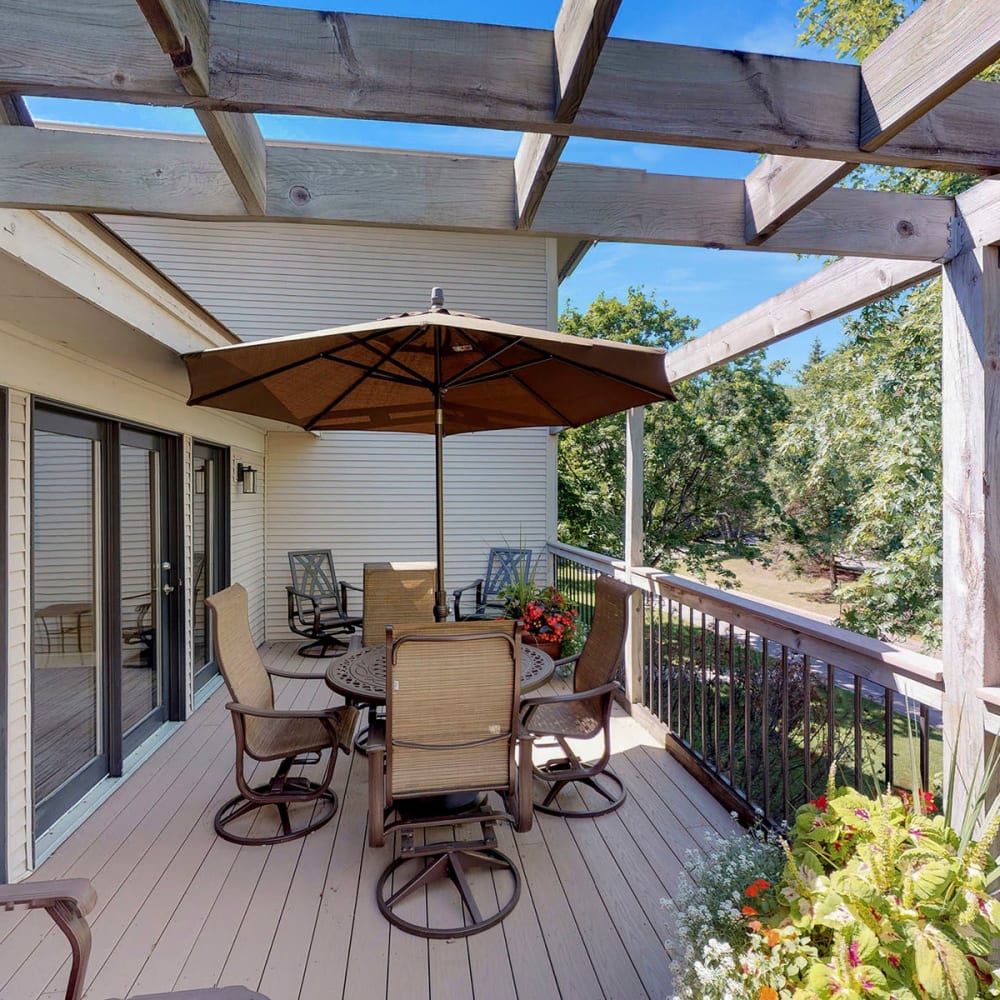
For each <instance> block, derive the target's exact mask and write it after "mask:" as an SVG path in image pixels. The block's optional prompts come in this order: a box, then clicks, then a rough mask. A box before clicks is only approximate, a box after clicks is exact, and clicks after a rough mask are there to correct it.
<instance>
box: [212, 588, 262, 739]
mask: <svg viewBox="0 0 1000 1000" xmlns="http://www.w3.org/2000/svg"><path fill="white" fill-rule="evenodd" d="M205 604H207V605H208V607H209V608H211V610H212V612H213V614H212V641H213V649H214V650H215V658H216V662H217V663H218V664H219V673H221V674H222V679H223V680H224V681H225V682H226V687H227V688H228V689H229V694H230V696H231V697H232V699H233V701H237V702H239V703H240V704H242V705H250V706H251V707H253V708H264V709H273V708H274V689H273V688H272V686H271V678H270V676H269V675H268V673H267V670H266V669H265V668H264V662H263V660H261V658H260V654H259V653H258V652H257V647H256V645H255V644H254V641H253V636H252V635H251V634H250V615H249V602H248V600H247V592H246V590H245V589H244V588H243V586H242V585H241V584H238V583H234V584H233V585H232V586H230V587H226V589H225V590H220V591H219V592H218V593H216V594H213V595H212V596H211V597H206V598H205ZM263 721H265V720H261V719H255V718H253V717H252V716H249V717H246V727H247V743H248V745H253V744H254V736H255V735H256V730H257V729H258V728H260V726H261V724H262V722H263Z"/></svg>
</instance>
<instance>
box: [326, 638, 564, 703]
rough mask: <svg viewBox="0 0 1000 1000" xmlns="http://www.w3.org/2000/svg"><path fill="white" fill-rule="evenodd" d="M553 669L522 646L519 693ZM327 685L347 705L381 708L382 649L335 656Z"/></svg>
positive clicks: (535, 652) (534, 649) (536, 652)
mask: <svg viewBox="0 0 1000 1000" xmlns="http://www.w3.org/2000/svg"><path fill="white" fill-rule="evenodd" d="M555 668H556V665H555V661H554V660H553V659H552V657H551V656H549V654H548V653H543V652H542V651H541V650H540V649H538V648H537V647H536V646H521V692H522V693H524V692H525V691H533V690H534V689H535V688H537V687H541V685H542V684H544V683H545V682H546V681H547V680H548V679H549V678H550V677H551V676H552V674H553V672H554V671H555ZM326 683H327V684H328V685H329V687H331V688H332V689H333V690H334V691H336V692H337V694H342V695H343V696H344V698H345V699H346V700H347V701H348V703H350V704H365V705H369V706H371V707H372V708H374V707H376V706H378V705H384V704H385V646H384V645H382V644H379V645H377V646H365V647H364V648H362V649H360V650H358V651H356V652H353V653H345V654H344V655H343V656H338V657H337V658H336V659H335V660H333V662H332V663H331V664H330V666H329V667H327V668H326Z"/></svg>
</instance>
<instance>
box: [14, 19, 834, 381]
mask: <svg viewBox="0 0 1000 1000" xmlns="http://www.w3.org/2000/svg"><path fill="white" fill-rule="evenodd" d="M257 2H258V3H260V2H263V3H268V4H270V5H271V6H295V7H305V8H313V9H329V8H330V4H329V0H257ZM798 6H799V0H713V2H712V3H711V4H702V3H697V2H691V0H623V3H622V5H621V9H620V11H619V14H618V17H617V18H616V20H615V24H614V28H613V30H612V34H613V35H615V36H618V37H622V38H642V39H646V40H649V41H662V42H674V43H678V44H682V45H703V46H708V47H712V48H732V49H742V50H746V51H755V52H766V53H770V54H774V55H799V56H807V57H810V58H822V59H831V58H833V56H832V54H831V53H830V52H827V51H825V50H816V49H807V48H803V47H802V46H799V45H797V44H796V36H797V33H798V25H797V22H796V18H795V13H796V10H797V8H798ZM343 9H345V10H352V11H357V12H361V13H371V14H390V15H397V16H404V17H434V18H446V19H454V20H479V21H492V22H497V23H505V24H516V25H521V26H524V27H533V28H551V27H552V25H553V24H554V22H555V18H556V14H557V12H558V9H559V0H533V2H530V3H529V2H525V0H507V2H497V0H493V2H491V3H478V2H477V3H470V2H468V0H383V2H367V3H366V2H363V0H355V2H354V3H353V4H349V5H346V6H345V7H344V8H343ZM28 106H29V108H30V109H31V112H32V114H33V115H34V116H35V117H36V119H38V120H39V121H63V122H74V123H81V124H93V125H115V126H120V127H124V128H139V129H154V130H164V131H184V132H200V131H201V127H200V125H199V124H198V121H197V119H196V118H195V116H194V114H193V113H192V112H189V111H186V110H184V109H178V108H147V107H139V106H131V105H118V104H101V103H95V102H87V101H63V100H53V99H46V98H29V99H28ZM257 119H258V122H259V124H260V128H261V131H262V132H263V133H264V135H265V137H267V138H273V139H298V140H307V141H317V142H333V143H344V144H348V145H367V146H386V147H390V148H398V149H431V150H441V151H445V152H454V153H471V154H483V155H497V156H513V155H514V152H515V151H516V149H517V145H518V141H519V138H520V136H519V134H517V133H509V132H499V131H488V130H477V129H464V128H452V127H446V126H432V125H408V124H401V123H393V122H363V121H350V120H344V119H327V120H321V119H315V118H300V117H294V116H284V115H258V116H257ZM562 158H563V160H565V161H576V162H581V163H595V164H603V165H608V166H620V167H634V168H639V169H643V170H649V171H653V172H657V173H680V174H697V175H703V176H710V177H733V178H736V177H743V176H745V175H746V174H747V173H748V172H749V171H750V170H751V169H753V166H754V164H755V163H756V162H757V157H756V156H755V155H753V154H748V153H734V152H726V151H717V150H706V149H682V148H677V147H671V146H653V145H648V144H641V143H625V142H607V141H603V140H597V139H579V138H574V139H571V140H570V141H569V143H568V144H567V147H566V150H565V152H564V153H563V157H562ZM819 267H820V262H819V261H818V260H817V259H815V258H812V259H808V258H807V259H802V260H800V259H797V258H795V257H794V256H791V255H786V254H773V253H764V252H759V253H747V252H741V251H725V250H707V249H703V248H697V247H692V248H689V247H665V246H640V245H633V244H622V243H607V244H599V245H598V246H597V247H595V248H593V249H592V250H591V251H590V252H589V253H588V254H587V256H586V257H585V258H584V260H583V262H582V263H581V264H580V265H579V266H578V267H577V269H576V271H575V272H574V274H573V275H572V276H571V277H570V278H569V279H567V280H566V281H564V282H563V284H562V287H561V290H560V305H564V304H565V302H566V301H572V303H573V304H574V305H575V306H577V307H578V308H581V309H583V308H586V306H587V305H588V304H589V303H590V302H591V301H592V300H593V299H594V298H595V297H596V296H597V295H598V294H599V293H601V292H604V293H605V294H607V295H619V296H620V295H623V294H624V293H625V291H626V290H627V289H628V288H629V287H630V286H643V287H644V288H645V289H646V291H647V292H650V293H655V295H656V296H657V298H659V299H667V300H668V301H669V303H670V304H671V305H672V306H673V307H674V308H675V309H677V311H678V312H680V313H682V314H686V315H689V316H692V317H695V318H697V319H698V321H699V327H700V329H701V330H709V329H711V328H712V327H713V326H716V325H717V324H719V323H722V322H724V321H725V320H728V319H731V318H733V317H734V316H737V315H738V314H739V313H741V312H743V311H744V310H746V309H749V308H750V307H752V306H754V305H756V304H757V303H758V302H760V301H762V300H763V299H765V298H767V297H768V296H770V295H773V294H775V293H777V292H779V291H781V290H783V289H785V288H787V287H789V286H790V285H792V284H794V283H795V282H796V281H799V280H801V279H802V278H805V277H808V275H810V274H812V273H814V272H815V271H817V270H818V269H819ZM817 335H819V336H820V338H821V341H822V342H823V344H824V346H825V347H827V348H829V347H831V346H833V345H834V344H835V343H836V342H837V340H838V339H839V335H840V321H835V322H832V323H827V324H824V325H823V326H821V327H817V328H816V329H815V330H813V331H807V332H806V333H803V334H799V335H798V336H796V337H793V338H791V339H789V340H786V341H784V342H782V343H781V344H778V345H776V346H775V347H774V348H772V349H771V351H770V352H769V353H768V357H769V358H774V359H778V358H786V359H788V360H789V374H788V375H787V376H786V378H788V379H790V378H791V374H792V373H793V372H794V371H795V370H796V369H797V368H798V366H799V365H800V364H801V363H802V362H803V361H804V359H805V357H806V355H807V354H808V352H809V349H810V347H811V345H812V342H813V339H814V337H815V336H817Z"/></svg>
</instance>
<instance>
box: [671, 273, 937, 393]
mask: <svg viewBox="0 0 1000 1000" xmlns="http://www.w3.org/2000/svg"><path fill="white" fill-rule="evenodd" d="M939 270H940V268H939V267H938V265H937V264H933V263H924V262H921V261H909V260H869V259H865V258H857V259H852V258H846V259H844V260H839V261H836V262H834V263H833V264H831V265H830V266H829V267H824V268H823V269H822V270H821V271H819V272H818V273H816V274H814V275H812V276H811V277H809V278H806V279H805V280H804V281H800V282H799V283H798V284H796V285H793V286H792V287H791V288H789V289H786V290H785V291H783V292H780V293H779V294H777V295H775V296H772V297H771V298H769V299H767V300H766V301H764V302H762V303H761V304H760V305H757V306H754V307H753V308H752V309H749V310H747V311H746V312H745V313H741V314H740V315H739V316H736V317H734V318H733V319H731V320H729V321H728V322H726V323H723V324H722V325H721V326H717V327H715V329H714V330H709V331H708V332H707V333H703V334H702V335H701V336H700V337H696V338H695V339H694V340H691V341H688V343H686V344H682V345H681V346H680V347H676V348H674V349H673V350H672V351H671V352H670V353H669V354H668V355H667V362H666V363H667V377H668V378H669V379H670V381H671V382H679V381H681V380H682V379H686V378H692V377H693V376H695V375H700V374H701V373H702V372H704V371H708V369H709V368H714V367H715V366H716V365H721V364H725V363H726V362H727V361H732V360H734V359H735V358H739V357H742V356H743V355H744V354H749V353H750V352H751V351H756V350H760V349H761V348H763V347H768V346H770V345H771V344H776V343H777V342H778V341H779V340H784V339H785V338H786V337H790V336H792V334H795V333H801V332H802V331H803V330H808V329H810V328H811V327H814V326H817V325H818V324H820V323H825V322H826V321H827V320H830V319H835V318H836V317H837V316H843V315H844V314H845V313H849V312H851V311H852V310H854V309H858V308H860V307H861V306H863V305H867V304H868V303H869V302H874V301H875V300H876V299H880V298H883V297H884V296H886V295H892V294H893V293H894V292H898V291H900V290H901V289H904V288H908V287H910V286H911V285H914V284H916V283H917V282H920V281H924V280H926V279H928V278H932V277H934V276H935V275H936V274H937V273H938V271H939Z"/></svg>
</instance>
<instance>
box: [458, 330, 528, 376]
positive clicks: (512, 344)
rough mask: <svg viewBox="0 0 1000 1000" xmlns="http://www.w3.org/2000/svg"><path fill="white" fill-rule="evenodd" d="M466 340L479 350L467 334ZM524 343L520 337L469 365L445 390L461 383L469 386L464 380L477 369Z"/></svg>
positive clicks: (502, 370)
mask: <svg viewBox="0 0 1000 1000" xmlns="http://www.w3.org/2000/svg"><path fill="white" fill-rule="evenodd" d="M465 339H466V340H468V341H469V343H470V344H471V345H472V346H473V347H475V348H477V349H478V348H479V345H478V344H477V343H476V342H475V341H474V340H473V339H472V338H471V337H469V335H468V334H465ZM523 342H524V338H523V337H518V338H517V339H516V340H510V341H508V342H507V343H505V344H503V345H502V346H501V347H498V348H497V349H496V350H495V351H493V352H492V353H491V354H487V355H486V356H485V357H482V358H480V359H479V360H478V361H476V362H474V363H473V364H471V365H469V366H468V367H467V368H464V369H463V370H462V371H460V372H459V373H458V374H457V375H456V376H455V377H454V378H450V379H448V381H447V382H446V383H445V384H444V388H445V389H450V388H451V387H452V386H453V385H457V384H459V383H461V384H463V385H464V384H467V383H464V382H462V380H463V379H464V378H465V377H466V376H468V375H471V374H472V373H473V372H474V371H475V370H476V369H477V368H482V366H483V365H487V364H489V363H490V362H491V361H496V359H497V358H498V357H500V355H501V354H503V353H504V352H505V351H509V350H510V349H511V348H512V347H517V346H518V345H519V344H522V343H523ZM506 370H507V369H503V368H502V369H500V371H501V373H502V372H504V371H506Z"/></svg>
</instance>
